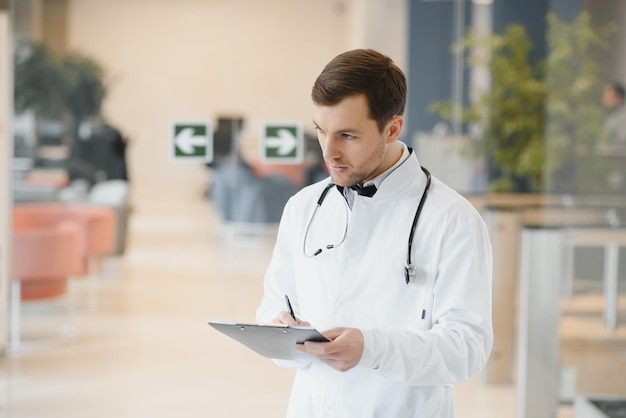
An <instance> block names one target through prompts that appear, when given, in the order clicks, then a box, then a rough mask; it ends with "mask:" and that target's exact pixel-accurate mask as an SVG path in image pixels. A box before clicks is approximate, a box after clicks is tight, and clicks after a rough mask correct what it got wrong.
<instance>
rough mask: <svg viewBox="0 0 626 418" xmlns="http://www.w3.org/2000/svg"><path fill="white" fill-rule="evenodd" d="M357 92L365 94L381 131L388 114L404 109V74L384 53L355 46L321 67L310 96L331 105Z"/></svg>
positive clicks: (320, 103)
mask: <svg viewBox="0 0 626 418" xmlns="http://www.w3.org/2000/svg"><path fill="white" fill-rule="evenodd" d="M358 94H364V95H365V98H366V100H367V105H368V107H369V113H370V117H371V118H372V119H373V120H375V121H376V123H377V125H378V130H379V131H381V132H382V130H383V129H384V127H385V125H386V124H387V122H388V121H389V120H390V119H391V118H393V117H394V116H396V115H402V114H403V113H404V107H405V105H406V77H405V76H404V73H403V72H402V70H401V69H400V68H398V66H397V65H396V64H395V63H394V62H393V60H392V59H391V58H389V57H388V56H386V55H383V54H381V53H380V52H377V51H374V50H373V49H355V50H352V51H347V52H344V53H342V54H340V55H338V56H336V57H335V58H334V59H333V60H332V61H330V62H329V63H328V64H327V65H326V67H324V70H322V72H321V73H320V75H319V76H318V77H317V79H316V80H315V84H313V90H312V92H311V97H312V98H313V103H315V104H316V105H320V106H333V105H336V104H337V103H339V102H341V101H342V100H343V99H345V98H346V97H350V96H355V95H358Z"/></svg>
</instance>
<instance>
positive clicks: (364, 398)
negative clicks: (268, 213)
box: [257, 153, 493, 418]
mask: <svg viewBox="0 0 626 418" xmlns="http://www.w3.org/2000/svg"><path fill="white" fill-rule="evenodd" d="M328 181H329V180H326V181H322V182H320V183H317V184H314V185H311V186H309V187H306V188H304V189H303V190H302V191H300V192H299V193H297V194H296V195H295V196H293V197H292V198H291V199H290V200H289V202H288V203H287V205H286V207H285V210H284V213H283V217H282V219H281V223H280V227H279V231H278V237H277V242H276V247H275V249H274V254H273V256H272V259H271V262H270V265H269V267H268V270H267V272H266V276H265V294H264V297H263V300H262V302H261V305H260V306H259V308H258V310H257V321H258V322H259V323H267V322H269V321H271V320H272V319H274V318H275V317H276V316H277V314H278V312H279V311H284V310H285V299H284V297H285V295H289V297H290V299H291V302H292V305H293V307H294V310H295V312H296V315H297V317H298V318H300V319H302V320H304V321H309V322H310V323H311V324H312V326H314V327H315V328H317V329H319V330H320V331H324V330H327V329H330V328H333V327H354V328H359V329H360V330H361V332H362V333H363V337H364V348H363V355H362V357H361V360H360V362H359V364H358V365H357V366H356V367H354V368H352V369H351V370H349V371H347V372H339V371H336V370H334V369H332V368H331V367H329V366H327V365H326V364H324V363H322V362H320V361H318V360H316V359H313V358H312V357H311V361H302V360H297V361H277V363H278V364H279V365H282V366H285V367H294V368H297V369H298V371H297V374H296V378H295V381H294V384H293V388H292V393H291V397H290V401H289V406H288V412H287V416H288V417H297V418H307V417H311V418H313V417H319V418H321V417H324V418H328V417H359V418H365V417H380V418H390V417H394V418H400V417H407V418H409V417H415V418H418V417H419V418H435V417H436V418H439V417H442V418H448V417H452V416H453V415H454V411H453V399H452V391H453V389H452V387H453V386H452V385H454V384H456V383H461V382H464V381H466V380H468V379H470V378H471V377H472V376H473V375H474V374H476V373H477V372H478V371H480V370H481V369H482V367H483V366H484V365H485V362H486V361H487V358H488V356H489V353H490V350H491V346H492V342H493V332H492V327H491V276H492V256H491V245H490V243H489V238H488V235H487V229H486V227H485V224H484V222H483V220H482V218H481V217H480V215H479V214H478V213H477V212H476V210H475V209H474V208H473V207H472V206H471V205H470V203H468V202H467V201H466V200H465V199H464V198H462V197H461V196H460V195H459V194H457V193H456V192H455V191H453V190H452V189H450V188H449V187H448V186H446V185H445V184H443V183H442V182H441V181H439V180H438V179H436V178H435V177H433V179H432V185H431V189H430V192H429V194H428V198H427V200H426V203H425V205H424V208H423V210H422V214H421V217H420V219H419V222H418V225H417V230H416V232H415V237H414V241H413V262H414V265H415V267H416V269H417V275H416V277H417V280H416V282H415V283H411V284H409V285H407V284H406V283H405V279H404V266H405V264H406V257H407V245H408V236H409V231H410V228H411V223H412V221H413V217H414V215H415V210H416V208H417V205H418V202H419V200H420V197H421V195H422V192H423V190H424V187H425V185H426V176H425V175H424V174H423V173H422V171H421V169H420V165H419V162H418V160H417V157H416V156H415V154H414V153H412V154H411V156H410V157H409V158H408V159H407V160H406V161H405V162H404V163H402V164H401V165H400V166H399V167H398V168H397V169H396V170H394V171H393V172H392V173H391V174H390V175H389V176H388V177H387V178H386V179H385V180H384V181H383V182H382V184H381V185H380V187H379V189H378V191H377V193H376V195H375V196H374V197H372V198H369V197H363V196H357V197H356V198H355V201H354V204H353V208H352V211H351V212H350V211H348V212H346V203H345V199H344V197H343V196H342V195H341V194H340V193H339V192H338V191H337V190H336V189H335V188H333V189H331V190H330V192H329V194H328V195H327V196H326V199H325V200H324V202H323V204H322V206H321V208H320V209H319V211H318V212H317V214H316V216H315V219H314V221H313V224H312V225H311V228H310V230H309V234H308V237H307V240H306V247H307V251H306V252H307V254H312V253H313V252H314V251H315V250H316V249H318V248H322V249H323V251H322V253H321V254H319V255H317V256H315V257H310V258H307V257H305V256H304V254H303V240H304V235H305V231H306V228H307V225H308V223H309V220H310V219H311V216H312V214H313V211H314V209H315V206H316V203H317V200H318V199H319V196H320V194H321V192H322V190H323V189H324V187H325V186H326V184H328ZM346 221H348V231H347V236H346V239H345V241H344V242H343V244H341V245H340V246H338V247H337V248H333V249H330V250H327V249H325V248H326V245H327V244H337V243H339V242H340V241H341V238H342V236H343V233H344V228H345V223H346ZM423 310H425V311H426V313H425V318H424V319H422V311H423Z"/></svg>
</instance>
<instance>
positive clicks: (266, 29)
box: [68, 0, 348, 187]
mask: <svg viewBox="0 0 626 418" xmlns="http://www.w3.org/2000/svg"><path fill="white" fill-rule="evenodd" d="M338 4H339V2H337V1H332V0H316V1H311V0H264V1H258V0H211V1H208V0H178V1H171V0H108V1H105V0H73V1H71V2H70V7H69V18H68V22H69V27H68V49H69V50H78V51H82V52H84V53H86V54H89V55H91V56H92V57H94V58H95V59H97V60H98V61H99V62H101V63H102V64H103V65H104V67H105V68H106V69H107V71H108V74H109V77H110V79H109V80H110V84H111V85H110V96H109V98H108V100H107V101H106V105H105V114H106V115H107V116H108V117H109V119H110V120H111V121H112V122H113V123H114V124H115V125H117V126H119V127H120V128H121V130H122V131H123V132H124V133H125V134H126V135H127V136H128V137H129V138H130V140H131V141H132V144H131V147H130V155H129V157H130V171H131V173H130V175H131V176H132V178H131V180H132V181H133V182H134V184H135V185H136V186H142V185H145V186H156V185H157V184H161V183H164V182H169V183H176V184H177V185H180V186H182V185H192V187H195V186H197V185H198V184H202V182H203V181H204V180H205V176H206V170H204V169H203V168H202V167H200V166H199V165H196V164H188V163H174V162H172V161H171V160H170V151H169V150H170V148H169V141H170V138H169V127H170V123H171V122H172V121H174V120H180V119H183V120H184V119H194V120H195V119H209V120H215V118H216V117H217V116H218V115H222V114H234V115H239V114H240V115H243V116H244V117H245V118H246V120H247V126H248V131H247V133H246V135H247V136H248V137H256V136H257V131H258V130H259V128H258V126H259V123H260V122H261V121H262V120H268V119H270V120H271V119H281V120H299V121H302V122H303V123H304V124H305V127H308V126H309V125H310V122H309V120H310V119H309V118H310V116H309V115H310V104H309V100H308V97H309V91H310V85H311V84H312V82H313V80H314V78H315V76H316V75H317V73H318V72H319V71H320V70H321V68H322V65H323V64H324V63H325V62H326V61H328V60H329V59H330V58H331V57H332V56H334V55H335V54H336V53H338V52H340V51H342V50H343V49H345V48H346V45H347V44H346V39H347V34H346V32H347V30H348V28H346V18H345V13H347V10H346V9H345V8H343V7H341V6H340V5H338Z"/></svg>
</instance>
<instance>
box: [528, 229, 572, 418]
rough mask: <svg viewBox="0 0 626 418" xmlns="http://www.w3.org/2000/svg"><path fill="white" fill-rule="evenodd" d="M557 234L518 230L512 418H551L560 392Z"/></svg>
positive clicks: (559, 240)
mask: <svg viewBox="0 0 626 418" xmlns="http://www.w3.org/2000/svg"><path fill="white" fill-rule="evenodd" d="M562 243H563V237H562V231H561V230H559V229H549V228H546V229H541V228H536V229H533V228H524V229H523V231H522V248H521V258H520V262H521V266H520V267H521V269H520V294H519V336H518V338H519V341H518V369H517V370H518V372H517V418H554V417H555V416H556V412H557V406H558V402H559V391H560V372H561V370H560V369H561V365H560V348H561V346H560V343H561V341H560V328H559V324H560V318H561V277H562V273H563V258H562V257H563V252H562Z"/></svg>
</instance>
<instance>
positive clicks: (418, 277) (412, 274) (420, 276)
mask: <svg viewBox="0 0 626 418" xmlns="http://www.w3.org/2000/svg"><path fill="white" fill-rule="evenodd" d="M426 277H427V273H426V271H424V270H423V269H416V268H415V267H414V266H413V265H412V264H410V265H407V266H405V267H404V280H405V282H406V284H411V283H414V284H415V283H425V282H426Z"/></svg>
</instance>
